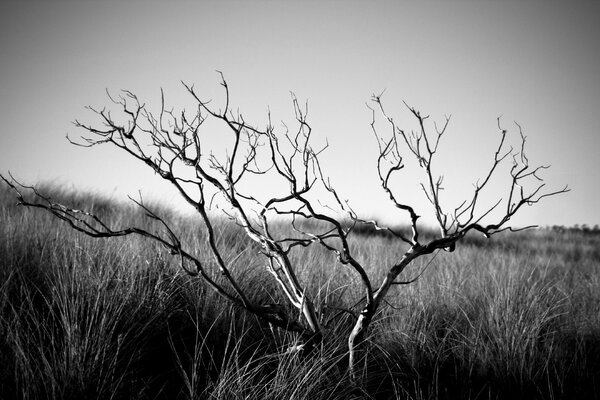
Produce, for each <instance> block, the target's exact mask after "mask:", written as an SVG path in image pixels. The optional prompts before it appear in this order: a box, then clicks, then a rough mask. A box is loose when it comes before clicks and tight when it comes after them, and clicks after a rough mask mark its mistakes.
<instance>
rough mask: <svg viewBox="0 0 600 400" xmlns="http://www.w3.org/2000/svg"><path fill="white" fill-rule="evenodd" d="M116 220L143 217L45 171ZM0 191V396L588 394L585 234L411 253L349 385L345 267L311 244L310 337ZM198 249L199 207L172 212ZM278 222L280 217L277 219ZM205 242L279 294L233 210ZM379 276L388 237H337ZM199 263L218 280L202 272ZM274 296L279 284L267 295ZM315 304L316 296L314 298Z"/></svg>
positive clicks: (591, 245)
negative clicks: (233, 222) (314, 332)
mask: <svg viewBox="0 0 600 400" xmlns="http://www.w3.org/2000/svg"><path fill="white" fill-rule="evenodd" d="M46 189H47V190H51V191H52V192H53V193H54V196H55V197H57V198H61V199H62V200H63V201H65V202H66V203H69V202H71V204H73V205H76V206H77V207H81V208H84V206H85V205H88V207H87V208H90V207H93V208H94V210H95V211H96V212H97V213H100V214H102V215H103V216H104V217H106V218H107V219H108V220H109V221H111V223H112V224H114V226H127V225H137V226H149V224H152V221H149V220H147V219H146V218H145V217H144V215H143V213H142V212H139V210H135V209H134V208H131V207H130V206H128V205H122V204H121V205H119V204H116V203H114V202H111V201H110V200H106V199H99V198H97V197H94V196H89V195H83V194H69V193H65V192H60V191H57V190H56V189H55V188H52V187H48V188H46ZM14 203H15V201H14V199H13V197H12V196H11V194H10V193H9V192H8V191H7V190H6V189H4V188H3V189H2V191H1V192H0V398H2V399H13V398H14V399H17V398H18V399H84V398H85V399H347V398H365V399H380V398H381V399H388V398H403V399H404V398H405V399H490V398H493V399H502V398H513V399H514V398H516V399H518V398H522V399H535V398H539V399H548V398H555V399H560V398H578V399H594V398H599V397H600V238H599V237H597V236H594V235H583V234H580V233H578V232H574V231H567V232H564V233H559V232H550V231H529V232H525V233H519V234H507V235H504V236H498V237H494V238H493V239H491V240H484V239H480V238H479V237H476V236H473V237H469V238H468V240H465V241H464V242H462V244H459V246H458V247H457V249H456V251H455V252H453V253H444V252H440V253H438V254H436V255H432V256H431V257H430V258H427V259H425V258H424V259H419V260H417V261H416V262H415V264H414V265H413V266H411V267H410V268H409V270H408V271H406V276H405V278H410V277H412V276H415V275H416V274H418V273H420V272H421V271H422V270H423V269H425V268H426V270H425V272H424V273H423V275H422V276H421V278H420V279H419V280H418V281H417V282H415V283H414V284H412V285H405V286H404V285H403V286H399V287H398V288H395V289H394V291H393V293H391V294H390V297H389V299H388V304H387V307H384V308H383V309H382V311H381V312H380V314H379V315H378V316H377V320H376V322H375V323H374V324H373V326H372V330H371V334H370V337H369V344H368V345H369V351H368V354H367V356H366V358H365V359H364V360H363V361H362V363H361V366H362V369H361V371H362V377H363V379H362V380H360V381H359V382H358V383H357V384H354V385H352V384H350V381H349V379H348V376H347V373H346V370H345V363H346V356H347V354H346V338H347V334H348V333H349V330H350V328H351V325H352V320H351V317H350V316H349V315H348V314H346V313H343V312H339V307H341V306H343V305H345V306H350V305H352V304H354V303H355V302H356V301H357V300H358V299H360V297H361V293H360V291H359V286H358V285H357V282H356V276H354V275H353V274H352V273H351V271H348V270H347V269H344V268H343V267H340V266H339V265H337V264H335V262H334V259H333V258H332V256H331V255H330V254H327V253H325V252H324V251H323V250H322V249H321V248H318V247H314V248H309V249H302V251H298V252H297V253H296V254H294V256H293V260H294V262H296V263H297V266H298V269H299V276H300V277H301V279H302V280H303V282H305V283H306V285H307V287H308V288H309V290H310V291H311V293H312V295H313V296H314V297H316V298H318V299H319V300H320V304H318V305H317V306H318V311H319V312H321V313H322V315H323V323H324V324H325V325H326V326H327V337H326V338H325V341H324V344H323V346H322V348H320V349H318V350H317V351H315V352H313V353H312V354H309V355H306V356H304V357H300V356H299V355H298V353H295V352H289V351H286V350H287V349H288V348H289V346H292V345H293V344H294V341H295V340H296V338H295V337H294V336H293V335H291V334H286V333H283V332H281V331H278V330H276V329H271V328H270V327H269V326H267V325H265V324H264V323H261V322H260V321H258V320H257V319H256V318H254V317H252V316H250V315H248V314H247V313H246V312H244V311H243V310H239V309H237V308H234V307H232V306H231V305H229V304H227V303H226V302H225V301H224V300H223V299H221V298H220V297H218V296H217V295H216V294H214V293H213V292H212V291H211V290H209V289H207V288H206V287H205V286H204V285H203V284H202V282H201V281H200V280H198V279H195V278H191V277H189V276H187V275H185V274H184V273H183V272H182V271H181V269H180V268H179V267H178V266H177V264H176V260H174V259H173V258H172V257H171V256H170V255H169V254H168V253H167V252H166V251H164V249H162V248H160V247H157V246H156V245H154V244H153V243H150V242H148V241H145V240H143V239H140V238H136V237H125V238H114V239H92V238H89V237H86V236H84V235H82V234H79V233H77V232H74V231H73V230H71V229H70V228H69V227H68V226H66V225H65V224H63V223H61V222H60V221H58V220H56V219H55V218H53V217H52V216H50V215H48V214H47V213H44V212H42V211H38V210H32V209H24V208H22V207H17V206H15V205H14ZM168 219H169V220H170V221H171V223H172V224H173V225H174V226H175V227H176V230H177V231H178V232H179V234H180V235H181V237H182V239H183V241H184V242H185V243H187V244H188V245H189V248H191V249H193V251H194V252H195V254H197V255H198V256H199V257H200V258H201V259H203V260H205V262H206V263H207V265H208V266H210V263H211V262H212V261H211V260H212V258H211V256H210V254H209V253H208V251H207V248H206V247H205V244H204V242H203V237H204V234H203V231H202V229H201V227H200V225H199V224H198V221H197V220H194V219H193V218H183V217H181V216H178V215H177V214H176V213H170V215H169V216H168ZM281 229H285V228H284V227H282V228H281ZM218 233H219V237H220V239H219V246H220V248H222V249H223V253H224V256H225V258H226V260H227V262H228V263H230V264H231V265H232V269H233V271H234V273H235V274H236V276H239V277H241V278H240V281H241V282H242V284H243V285H245V287H246V290H247V291H248V293H249V296H250V297H252V298H255V299H256V298H265V299H271V300H269V301H272V299H275V300H277V299H281V298H280V295H279V294H278V292H277V290H276V287H275V285H274V284H273V283H271V282H270V281H267V279H268V276H269V275H268V274H267V272H266V271H265V268H264V260H262V259H261V256H260V255H258V254H257V252H256V251H254V248H253V246H252V245H251V243H250V242H249V241H248V240H247V238H245V237H244V235H243V233H242V232H238V230H237V229H236V227H235V226H230V225H228V224H227V223H225V222H223V224H222V225H220V226H219V227H218ZM352 246H353V248H354V251H355V254H356V256H357V258H359V259H360V261H362V262H363V263H364V265H367V266H369V268H370V270H369V273H370V274H371V275H372V276H373V277H374V278H373V280H374V282H378V279H379V278H378V277H381V275H382V274H383V272H384V267H385V266H387V265H389V263H390V262H392V261H393V260H394V259H395V257H397V256H398V254H399V247H401V245H400V244H398V243H396V242H394V241H393V240H392V239H391V238H389V237H386V236H385V235H373V234H371V232H369V231H368V230H362V231H360V232H357V235H356V236H355V239H354V240H353V241H352ZM215 279H219V277H218V274H217V273H215ZM281 300H282V299H281ZM317 303H319V302H317Z"/></svg>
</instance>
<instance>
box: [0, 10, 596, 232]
mask: <svg viewBox="0 0 600 400" xmlns="http://www.w3.org/2000/svg"><path fill="white" fill-rule="evenodd" d="M599 20H600V3H599V2H597V1H583V0H578V1H569V2H567V1H533V0H525V1H459V0H452V1H418V2H416V1H372V2H368V1H344V2H342V1H319V2H318V1H279V2H277V1H218V2H217V1H194V2H192V1H169V2H166V1H100V0H98V1H74V0H73V1H59V0H45V1H34V0H24V1H6V0H5V1H3V2H2V3H0V120H1V121H2V124H1V125H0V173H2V174H6V173H7V172H8V171H10V172H11V173H12V174H13V175H14V176H15V177H16V178H18V179H19V180H21V181H23V182H26V183H40V182H54V183H56V184H58V185H61V186H64V187H66V188H75V189H77V190H86V191H98V192H100V193H102V194H104V195H106V196H111V197H115V198H124V197H126V195H127V194H131V195H135V194H136V193H137V192H138V190H141V191H142V193H144V194H145V195H148V196H156V197H158V198H160V199H161V201H165V202H171V203H172V204H180V203H177V200H176V199H177V196H176V194H175V193H174V192H173V191H172V190H170V189H169V188H168V187H166V186H165V185H163V184H161V183H160V180H159V179H158V178H157V177H156V176H155V175H153V174H152V172H151V171H147V170H146V169H145V168H144V167H143V166H142V165H140V164H139V163H136V162H134V161H133V160H130V159H128V158H127V157H126V156H125V155H124V154H122V153H120V152H118V151H116V150H115V149H111V148H108V147H100V146H96V147H94V148H91V149H83V148H80V147H76V146H73V145H71V144H69V143H68V141H67V140H66V138H65V135H66V134H67V133H68V134H69V135H70V136H71V137H78V136H79V135H81V134H82V133H83V132H81V131H79V130H78V129H77V128H75V127H74V126H73V124H72V122H73V121H74V120H75V119H81V120H83V121H88V122H93V121H94V120H93V118H92V116H91V115H90V114H89V113H88V112H86V110H85V108H84V106H86V105H92V106H96V107H99V108H102V106H104V105H109V101H108V98H107V97H106V90H107V89H108V90H109V91H111V92H117V91H118V90H120V89H127V90H130V91H132V92H134V93H136V94H137V95H138V96H139V97H140V98H141V99H142V100H143V101H144V102H146V103H147V104H150V105H154V106H156V105H157V104H160V90H161V88H162V89H163V90H164V93H165V98H166V101H167V103H168V104H170V105H172V106H174V107H176V108H178V107H183V106H185V105H189V104H191V103H190V99H189V96H186V93H185V90H184V88H183V87H182V85H181V83H180V82H181V81H185V82H187V83H190V84H194V85H195V88H196V90H197V91H198V92H199V93H201V94H202V95H203V96H204V98H214V99H215V101H218V100H219V99H222V92H221V91H220V90H221V87H220V86H219V83H220V77H219V75H218V74H217V73H216V72H215V71H216V70H220V71H222V72H223V74H224V76H225V78H226V80H227V82H228V84H229V87H230V91H231V97H232V102H233V104H234V106H235V107H237V108H239V109H240V111H241V112H242V113H243V114H244V117H245V119H246V120H247V121H249V122H253V123H255V124H256V125H258V126H264V125H265V124H266V114H267V110H268V109H270V110H271V115H272V117H273V119H274V120H275V121H284V122H287V123H288V124H291V123H293V109H292V106H291V101H290V92H293V93H295V95H296V96H297V97H298V99H299V100H300V101H301V102H304V101H308V104H309V116H308V121H309V123H310V124H311V126H312V128H313V138H314V141H315V145H318V144H325V143H328V144H329V147H328V149H327V151H326V152H324V153H323V154H322V156H321V160H322V164H323V168H324V170H325V174H326V175H327V176H329V177H330V178H331V181H332V183H333V184H334V185H335V187H336V188H337V190H338V192H339V193H340V194H341V196H342V197H343V198H344V199H348V200H349V201H350V204H351V205H352V206H353V207H354V208H355V210H356V211H358V212H359V214H360V215H362V216H364V217H377V218H379V219H382V220H385V221H389V222H390V223H397V222H399V221H400V222H402V221H403V219H402V218H403V216H401V215H399V214H398V212H397V211H395V210H394V209H393V207H391V205H390V204H389V201H388V200H387V198H386V196H385V194H384V193H383V192H382V191H381V189H380V188H379V186H378V181H377V175H376V168H375V166H376V155H377V154H376V153H377V145H376V142H375V140H374V138H373V135H372V132H371V128H370V123H371V113H370V111H369V110H368V108H367V106H366V104H367V103H368V102H369V101H370V98H371V95H372V94H374V93H375V94H379V93H381V92H383V91H384V90H385V94H384V96H383V101H384V104H385V106H386V109H387V111H388V113H389V114H390V115H391V116H393V117H394V120H395V121H396V123H397V124H398V125H399V126H402V127H405V128H407V129H410V128H411V127H414V120H413V119H411V116H410V113H409V112H408V111H407V109H406V108H405V107H404V105H403V103H402V101H406V102H407V103H408V104H410V105H411V106H414V107H415V108H417V109H419V110H420V111H421V112H422V113H423V114H428V115H430V116H431V117H430V121H438V122H441V121H443V118H444V115H451V116H452V118H451V122H450V125H449V127H448V131H447V134H446V136H444V138H443V139H442V143H441V144H440V148H441V149H442V150H440V154H439V160H436V164H435V166H434V169H435V172H436V173H437V174H443V175H444V176H445V185H444V191H443V192H442V205H447V208H448V209H450V208H453V207H455V206H456V205H458V204H460V202H461V199H464V198H465V197H468V196H469V195H470V193H471V191H472V188H473V186H472V184H473V183H474V182H475V181H476V180H477V179H478V178H481V177H482V175H483V174H484V173H485V171H486V168H488V167H489V164H490V162H491V160H492V157H493V152H494V150H495V144H496V143H497V140H498V138H499V132H498V128H497V118H498V117H501V123H502V126H503V127H504V128H506V129H508V131H509V135H511V136H510V137H511V138H512V139H518V136H516V135H517V134H518V131H517V130H516V125H515V124H514V122H515V121H516V122H518V123H519V124H520V125H521V126H522V127H523V131H524V133H525V134H526V135H527V151H528V158H529V160H530V161H531V163H532V164H535V165H542V164H543V165H551V168H550V169H549V170H547V171H544V173H543V177H544V178H545V181H546V183H547V187H548V189H549V190H556V189H561V188H562V187H564V185H567V184H568V186H569V188H570V189H571V191H570V192H569V193H566V194H563V195H560V196H557V197H553V198H548V199H545V201H542V202H541V203H539V204H536V205H535V206H532V207H527V208H524V209H522V210H521V211H520V214H518V215H517V216H516V217H515V218H513V220H512V222H513V224H514V225H515V226H524V225H529V224H538V225H542V226H544V225H555V224H556V225H569V226H570V225H575V224H579V225H582V224H588V225H590V226H593V225H594V224H600V213H599V212H598V206H597V204H598V199H599V197H600V186H599V185H598V171H599V169H600V161H599V160H600V158H599V149H600V135H599V134H598V128H599V127H600V112H599V110H600V79H599V73H600V40H598V39H599V38H600V24H598V21H599ZM378 123H379V124H380V125H378V126H380V127H381V129H382V132H383V130H384V124H383V121H379V122H378ZM279 127H280V128H281V125H279ZM409 158H410V157H408V155H407V160H408V159H409ZM421 178H422V175H418V173H416V172H414V171H413V170H411V169H409V168H407V170H406V173H402V174H398V175H397V177H396V178H394V181H393V187H394V189H395V190H396V192H397V193H398V195H399V197H400V198H401V199H402V200H403V201H406V202H407V203H409V204H414V205H415V208H416V209H417V211H418V212H419V213H420V214H422V215H424V216H431V215H432V214H431V213H432V210H431V207H430V206H429V205H428V204H427V203H426V202H425V201H424V198H423V195H422V194H421V193H420V191H419V187H418V179H421ZM506 184H507V182H506V180H505V179H504V180H503V179H499V180H498V181H494V182H493V183H490V187H489V193H488V196H489V197H486V199H487V200H488V201H493V199H497V198H501V197H502V198H504V197H505V196H506V195H507V185H506ZM265 186H268V185H263V186H262V187H260V188H257V190H266V189H265ZM490 204H491V203H490ZM177 207H178V206H177ZM427 218H430V217H426V218H425V220H426V221H427V220H429V219H427Z"/></svg>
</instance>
